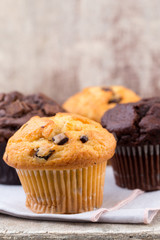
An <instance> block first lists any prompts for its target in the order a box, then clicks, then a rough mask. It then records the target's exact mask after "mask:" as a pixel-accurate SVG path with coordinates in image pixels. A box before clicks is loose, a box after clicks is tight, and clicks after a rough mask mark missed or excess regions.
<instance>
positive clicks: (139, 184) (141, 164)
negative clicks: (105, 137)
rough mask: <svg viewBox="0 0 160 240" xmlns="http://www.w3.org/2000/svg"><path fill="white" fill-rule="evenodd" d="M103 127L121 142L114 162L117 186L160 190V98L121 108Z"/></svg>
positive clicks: (111, 113)
mask: <svg viewBox="0 0 160 240" xmlns="http://www.w3.org/2000/svg"><path fill="white" fill-rule="evenodd" d="M101 123H102V126H103V127H104V128H106V129H108V130H109V131H110V132H112V133H114V134H116V137H117V140H118V144H117V149H116V154H115V156H114V160H113V162H112V164H113V168H114V175H115V178H116V183H117V184H118V185H119V186H121V187H127V188H129V189H134V188H140V189H142V190H145V191H152V190H158V189H160V98H159V97H157V98H148V99H143V100H141V101H139V102H137V103H130V104H120V105H117V106H116V107H115V108H114V109H111V110H109V111H108V112H106V113H105V114H104V116H103V117H102V120H101Z"/></svg>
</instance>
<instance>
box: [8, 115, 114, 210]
mask: <svg viewBox="0 0 160 240" xmlns="http://www.w3.org/2000/svg"><path fill="white" fill-rule="evenodd" d="M115 147H116V141H115V138H114V136H113V135H112V134H111V133H109V132H108V131H107V130H106V129H104V128H102V126H101V125H100V124H99V123H96V122H94V121H92V120H90V119H88V118H85V117H82V116H79V115H76V114H68V113H57V114H56V115H55V116H54V117H48V118H47V117H44V118H40V117H33V118H31V119H30V120H29V121H28V122H27V123H26V124H24V125H23V126H22V127H21V128H20V129H19V130H18V131H17V132H16V133H15V134H14V135H13V136H12V137H11V138H10V139H9V141H8V144H7V147H6V152H5V155H4V160H5V161H6V163H7V164H9V165H10V166H12V167H14V168H16V169H17V172H18V175H19V177H20V180H21V183H22V186H23V188H24V191H25V193H26V206H27V207H29V208H30V209H31V210H32V211H33V212H36V213H78V212H84V211H90V210H93V209H95V208H98V207H100V206H101V204H102V200H103V187H104V178H105V172H106V162H107V160H109V159H110V158H111V157H112V156H113V154H114V151H115Z"/></svg>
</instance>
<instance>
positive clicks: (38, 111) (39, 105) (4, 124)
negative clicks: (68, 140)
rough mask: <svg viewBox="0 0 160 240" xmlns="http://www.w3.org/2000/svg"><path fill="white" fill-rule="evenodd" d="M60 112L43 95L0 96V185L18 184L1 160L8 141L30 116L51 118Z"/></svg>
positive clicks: (16, 93) (16, 178) (13, 94)
mask: <svg viewBox="0 0 160 240" xmlns="http://www.w3.org/2000/svg"><path fill="white" fill-rule="evenodd" d="M60 111H64V110H63V109H62V108H61V107H60V106H59V105H58V104H57V103H56V102H54V101H53V100H52V99H50V98H48V97H47V96H45V95H43V94H33V95H28V96H25V95H23V94H21V93H19V92H11V93H7V94H5V93H1V94H0V184H10V185H17V184H20V182H19V178H18V176H17V173H16V171H15V170H14V169H13V168H11V167H9V166H8V165H6V163H5V162H4V161H3V159H2V156H3V154H4V150H5V146H6V143H7V141H8V139H9V138H10V137H11V136H12V135H13V134H14V133H15V131H17V130H18V129H19V128H20V127H21V126H22V125H23V124H24V123H25V122H27V121H28V120H29V119H30V118H31V117H32V116H35V115H38V116H53V115H55V113H57V112H60Z"/></svg>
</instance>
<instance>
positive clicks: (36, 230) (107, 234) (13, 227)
mask: <svg viewBox="0 0 160 240" xmlns="http://www.w3.org/2000/svg"><path fill="white" fill-rule="evenodd" d="M1 239H10V240H12V239H13V240H14V239H21V240H25V239H32V240H33V239H34V240H35V239H36V240H37V239H38V240H41V239H45V240H47V239H59V240H61V239H74V240H77V239H83V240H84V239H94V240H95V239H99V240H102V239H106V240H109V239H118V240H120V239H123V240H126V239H133V240H139V239H147V240H148V239H160V213H159V214H158V215H157V217H156V218H155V219H154V220H153V222H152V223H151V224H150V225H142V224H134V225H133V224H105V223H67V222H51V221H35V220H26V219H20V218H15V217H10V216H6V215H2V214H0V240H1Z"/></svg>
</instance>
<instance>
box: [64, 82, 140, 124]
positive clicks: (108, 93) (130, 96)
mask: <svg viewBox="0 0 160 240" xmlns="http://www.w3.org/2000/svg"><path fill="white" fill-rule="evenodd" d="M105 89H106V90H105ZM114 98H115V100H116V99H117V98H119V100H120V101H118V103H129V102H137V101H139V100H140V97H139V96H138V95H136V94H135V93H134V92H133V91H132V90H130V89H128V88H125V87H122V86H111V87H107V88H105V87H89V88H85V89H83V91H82V92H79V93H77V94H75V95H74V96H71V97H70V98H69V99H68V100H67V101H66V102H65V103H64V104H63V107H64V109H65V110H66V111H68V112H71V113H77V114H80V115H82V116H85V117H88V118H90V119H93V120H95V121H97V122H100V120H101V117H102V116H103V114H104V113H105V112H106V111H107V110H108V109H110V108H113V107H114V106H115V105H116V103H110V102H112V100H113V99H114Z"/></svg>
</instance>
